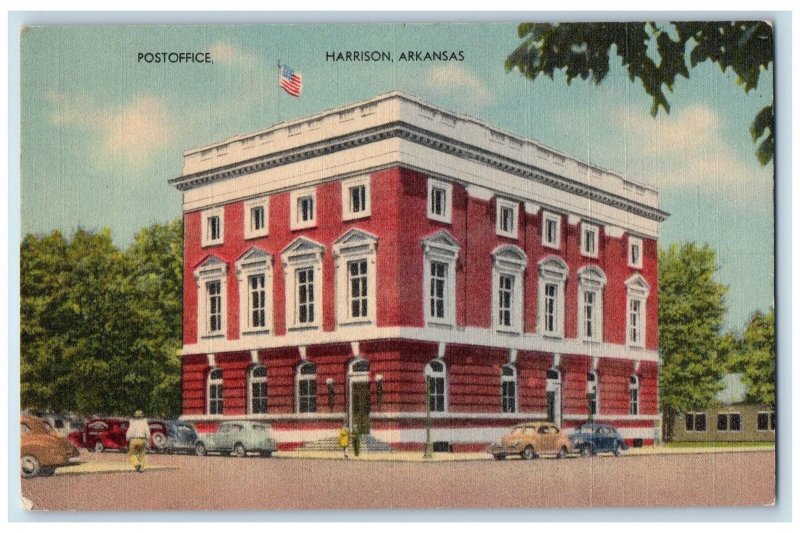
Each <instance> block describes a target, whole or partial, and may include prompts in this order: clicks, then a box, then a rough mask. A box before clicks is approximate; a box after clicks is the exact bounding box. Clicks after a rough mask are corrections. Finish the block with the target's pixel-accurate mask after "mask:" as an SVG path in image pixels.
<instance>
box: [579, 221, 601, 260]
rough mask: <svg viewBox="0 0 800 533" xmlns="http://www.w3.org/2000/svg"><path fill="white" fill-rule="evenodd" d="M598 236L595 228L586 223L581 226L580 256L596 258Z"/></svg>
mask: <svg viewBox="0 0 800 533" xmlns="http://www.w3.org/2000/svg"><path fill="white" fill-rule="evenodd" d="M598 234H599V230H598V229H597V226H594V225H592V224H586V223H582V224H581V255H583V256H586V257H597V249H598Z"/></svg>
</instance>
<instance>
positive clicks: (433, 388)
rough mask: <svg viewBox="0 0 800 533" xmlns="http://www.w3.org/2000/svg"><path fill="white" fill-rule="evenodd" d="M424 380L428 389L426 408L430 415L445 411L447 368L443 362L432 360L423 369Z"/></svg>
mask: <svg viewBox="0 0 800 533" xmlns="http://www.w3.org/2000/svg"><path fill="white" fill-rule="evenodd" d="M425 380H426V383H427V389H428V408H429V409H430V410H431V412H432V413H443V412H445V411H447V367H446V366H445V364H444V362H443V361H441V360H439V359H434V360H433V361H431V362H430V363H428V365H427V366H426V367H425Z"/></svg>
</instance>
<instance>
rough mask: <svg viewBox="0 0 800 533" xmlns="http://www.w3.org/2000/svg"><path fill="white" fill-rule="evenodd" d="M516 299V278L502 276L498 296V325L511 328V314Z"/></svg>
mask: <svg viewBox="0 0 800 533" xmlns="http://www.w3.org/2000/svg"><path fill="white" fill-rule="evenodd" d="M513 298H514V276H508V275H501V276H500V280H499V294H498V313H499V316H498V317H497V318H498V324H499V325H500V326H504V327H511V312H512V306H513Z"/></svg>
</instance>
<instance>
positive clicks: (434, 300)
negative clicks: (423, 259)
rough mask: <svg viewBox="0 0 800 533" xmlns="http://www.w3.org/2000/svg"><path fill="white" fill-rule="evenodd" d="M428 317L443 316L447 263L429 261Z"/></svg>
mask: <svg viewBox="0 0 800 533" xmlns="http://www.w3.org/2000/svg"><path fill="white" fill-rule="evenodd" d="M430 269H431V274H430V275H431V294H430V317H431V318H445V304H446V300H445V298H446V291H447V264H446V263H440V262H438V261H431V263H430Z"/></svg>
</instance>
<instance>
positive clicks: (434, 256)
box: [421, 230, 461, 326]
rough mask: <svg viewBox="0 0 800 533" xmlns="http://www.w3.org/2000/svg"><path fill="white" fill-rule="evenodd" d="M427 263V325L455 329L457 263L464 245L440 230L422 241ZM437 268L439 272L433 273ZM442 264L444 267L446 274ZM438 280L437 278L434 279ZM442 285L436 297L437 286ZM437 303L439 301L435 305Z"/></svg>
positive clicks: (424, 296) (425, 305) (425, 306)
mask: <svg viewBox="0 0 800 533" xmlns="http://www.w3.org/2000/svg"><path fill="white" fill-rule="evenodd" d="M421 244H422V252H423V254H424V255H425V261H424V262H423V263H424V267H423V268H424V272H423V276H424V278H423V279H424V280H425V283H424V291H425V292H424V293H423V306H424V309H423V313H424V317H425V323H426V324H439V325H444V326H454V325H455V320H456V261H457V260H458V252H459V250H460V249H461V246H460V245H459V244H458V242H457V241H456V240H455V239H454V238H453V236H452V235H450V233H448V232H447V231H445V230H439V231H437V232H436V233H434V234H433V235H429V236H427V237H425V238H423V239H422V241H421ZM434 264H436V265H437V267H436V268H437V269H439V270H437V271H436V272H434V271H433V268H434ZM438 265H444V270H443V272H442V271H440V270H441V268H440V267H439V266H438ZM434 278H435V279H434ZM434 282H435V283H437V284H439V286H438V287H434V288H435V289H436V294H434V293H432V292H431V291H432V287H433V284H434ZM433 300H436V301H435V302H434V301H433Z"/></svg>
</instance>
